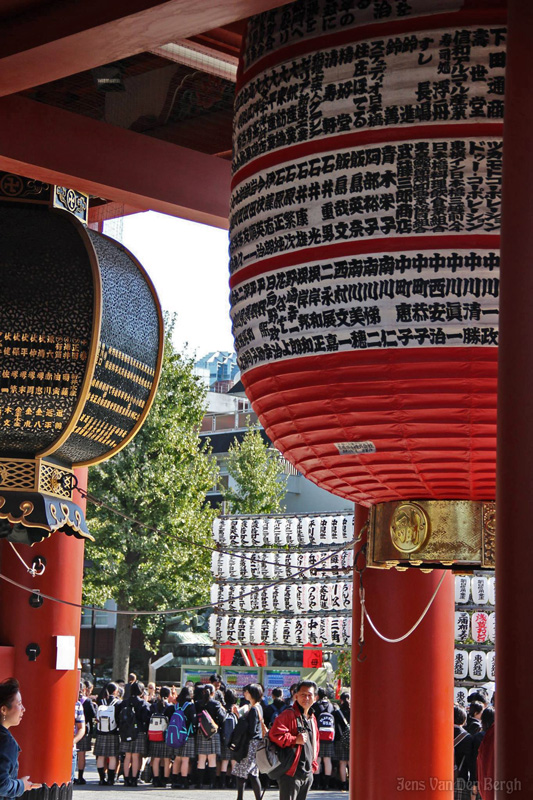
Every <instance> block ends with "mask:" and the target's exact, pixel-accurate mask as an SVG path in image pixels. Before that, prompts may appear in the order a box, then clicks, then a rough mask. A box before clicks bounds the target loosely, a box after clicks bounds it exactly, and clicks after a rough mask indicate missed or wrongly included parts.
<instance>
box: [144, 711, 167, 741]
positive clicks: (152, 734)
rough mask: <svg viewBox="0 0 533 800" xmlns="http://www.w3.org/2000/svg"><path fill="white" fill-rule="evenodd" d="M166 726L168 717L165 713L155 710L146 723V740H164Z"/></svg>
mask: <svg viewBox="0 0 533 800" xmlns="http://www.w3.org/2000/svg"><path fill="white" fill-rule="evenodd" d="M167 728H168V717H167V716H165V714H159V713H157V712H155V713H154V714H152V716H151V717H150V722H149V724H148V741H149V742H164V741H165V733H166V732H167Z"/></svg>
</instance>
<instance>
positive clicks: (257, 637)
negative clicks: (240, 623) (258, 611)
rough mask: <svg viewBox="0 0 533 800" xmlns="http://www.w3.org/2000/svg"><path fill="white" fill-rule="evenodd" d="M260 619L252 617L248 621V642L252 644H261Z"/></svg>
mask: <svg viewBox="0 0 533 800" xmlns="http://www.w3.org/2000/svg"><path fill="white" fill-rule="evenodd" d="M261 623H262V620H261V619H253V620H252V621H251V623H250V642H251V643H252V644H262V642H263V639H262V638H261V637H262V634H261Z"/></svg>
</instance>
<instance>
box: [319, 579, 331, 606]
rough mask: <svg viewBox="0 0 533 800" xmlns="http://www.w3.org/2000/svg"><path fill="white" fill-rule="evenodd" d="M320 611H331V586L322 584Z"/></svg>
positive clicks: (320, 587) (320, 586)
mask: <svg viewBox="0 0 533 800" xmlns="http://www.w3.org/2000/svg"><path fill="white" fill-rule="evenodd" d="M319 589H320V609H321V610H322V611H331V584H330V583H320V584H319Z"/></svg>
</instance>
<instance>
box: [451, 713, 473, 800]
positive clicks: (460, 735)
mask: <svg viewBox="0 0 533 800" xmlns="http://www.w3.org/2000/svg"><path fill="white" fill-rule="evenodd" d="M465 722H466V711H465V710H464V708H463V707H462V706H460V705H458V704H457V703H456V704H455V705H454V707H453V737H454V738H453V752H454V800H470V795H471V790H472V780H473V777H474V774H475V767H474V742H473V740H472V737H471V735H470V734H469V733H468V731H466V730H465V729H464V724H465Z"/></svg>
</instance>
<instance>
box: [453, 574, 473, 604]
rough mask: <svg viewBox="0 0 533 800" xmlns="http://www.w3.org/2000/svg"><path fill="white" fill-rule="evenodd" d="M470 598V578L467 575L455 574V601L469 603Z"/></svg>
mask: <svg viewBox="0 0 533 800" xmlns="http://www.w3.org/2000/svg"><path fill="white" fill-rule="evenodd" d="M469 600H470V578H469V577H468V576H467V575H456V576H455V602H456V603H468V601H469Z"/></svg>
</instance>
